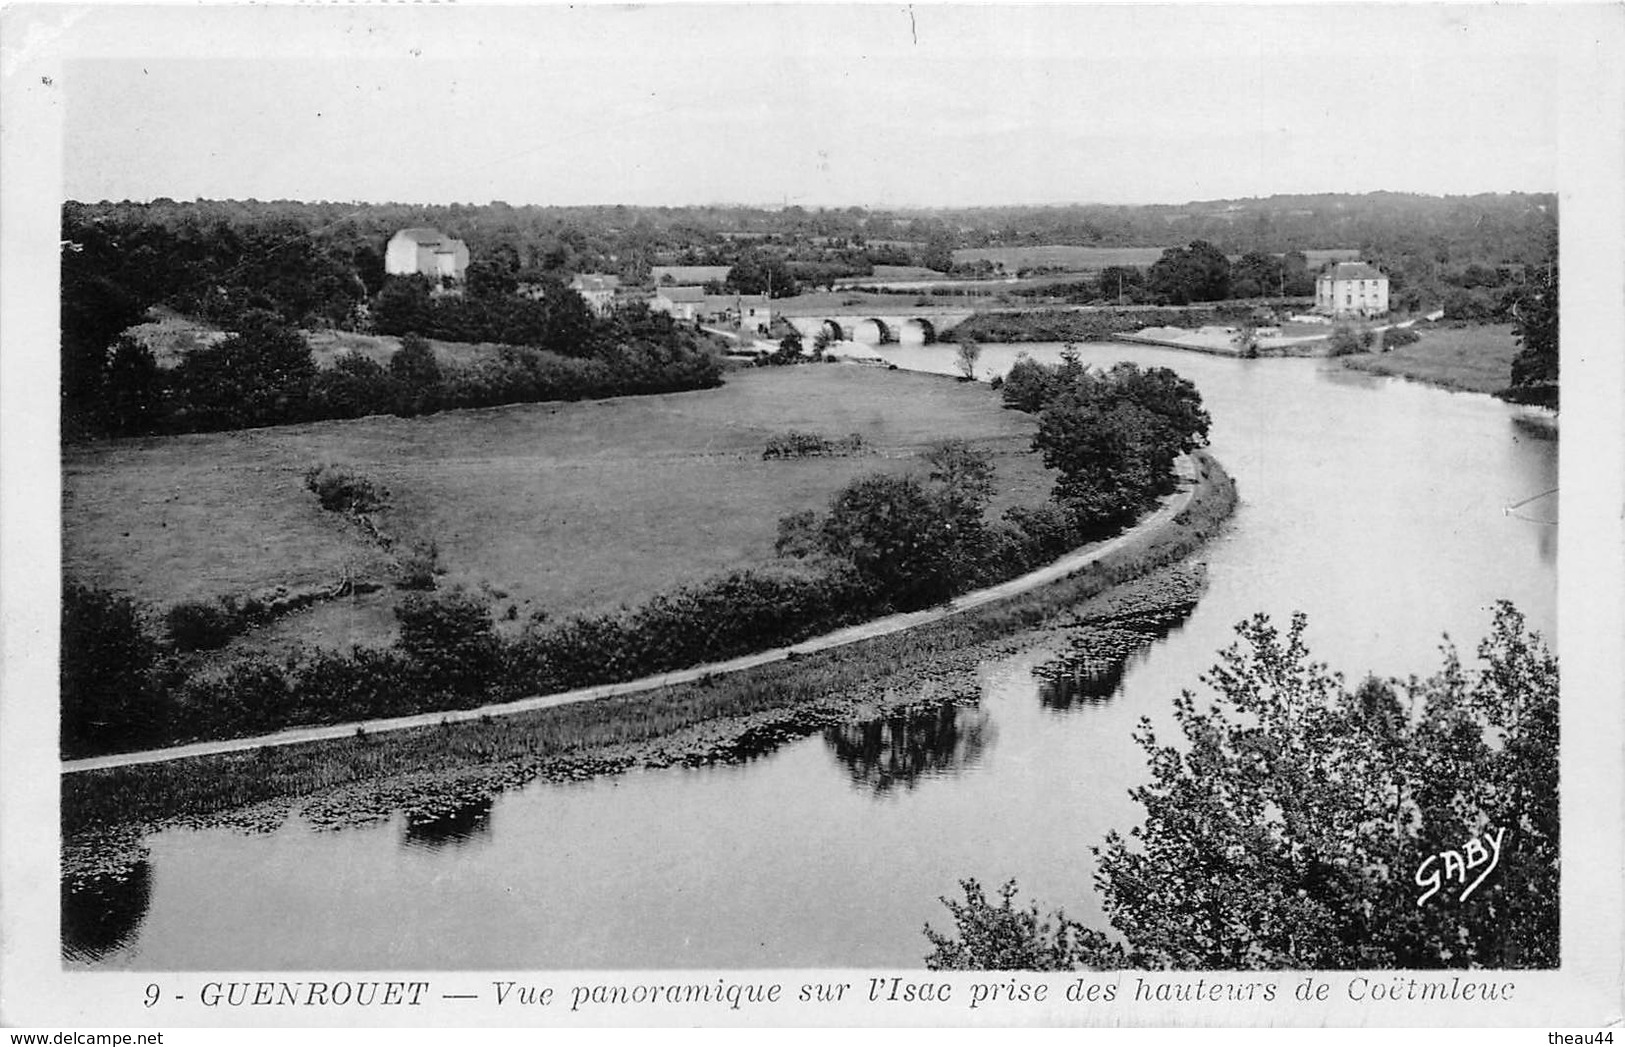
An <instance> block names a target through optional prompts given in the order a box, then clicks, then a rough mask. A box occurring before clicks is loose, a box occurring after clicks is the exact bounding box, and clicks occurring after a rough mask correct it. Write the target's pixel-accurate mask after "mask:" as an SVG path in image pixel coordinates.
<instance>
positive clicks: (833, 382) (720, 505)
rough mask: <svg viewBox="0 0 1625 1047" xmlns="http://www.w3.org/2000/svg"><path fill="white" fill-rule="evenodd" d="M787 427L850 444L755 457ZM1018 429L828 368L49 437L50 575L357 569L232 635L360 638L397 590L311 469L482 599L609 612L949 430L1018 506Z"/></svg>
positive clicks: (733, 562)
mask: <svg viewBox="0 0 1625 1047" xmlns="http://www.w3.org/2000/svg"><path fill="white" fill-rule="evenodd" d="M945 351H946V350H945ZM789 430H801V431H809V432H818V433H821V434H823V435H825V436H828V437H831V438H842V437H846V436H848V435H849V434H852V433H857V434H860V435H861V436H862V439H863V445H864V448H865V451H866V453H864V454H861V455H857V456H851V457H839V458H807V459H796V460H788V461H786V460H771V461H768V460H763V458H762V452H763V449H764V448H765V446H766V444H767V442H768V440H769V439H770V438H771V437H772V436H774V435H776V434H782V433H784V432H786V431H789ZM1032 431H1033V421H1032V419H1031V418H1029V417H1027V416H1024V415H1020V414H1017V413H1015V412H1009V411H1005V410H1003V408H1002V407H1001V406H1000V402H999V400H998V397H997V396H996V395H995V394H994V393H992V392H991V391H990V390H989V389H988V388H987V387H986V386H985V385H979V384H971V383H961V382H958V381H955V380H953V379H949V378H944V377H940V376H932V375H923V374H915V373H909V372H901V371H877V370H874V369H871V368H855V367H846V366H841V365H835V364H829V365H820V366H805V367H797V368H762V369H751V370H744V371H739V372H735V373H733V374H732V375H730V376H729V379H728V382H727V384H726V385H725V386H723V387H722V388H719V389H712V390H704V391H697V392H687V393H672V394H665V395H659V396H643V397H622V398H615V399H609V400H598V401H582V402H575V403H547V404H522V405H510V406H505V407H496V408H487V409H481V410H463V411H448V412H443V413H440V414H436V415H430V416H425V417H418V418H410V419H408V418H397V417H393V416H373V417H367V418H361V419H352V420H346V421H333V422H320V423H308V424H301V425H289V426H280V427H276V428H267V429H254V430H240V431H235V432H226V433H212V434H196V435H187V436H177V437H163V438H143V439H132V440H115V441H104V442H100V443H94V444H86V445H70V446H68V447H66V448H64V454H63V488H64V493H63V510H64V511H63V569H64V575H65V577H66V578H68V579H70V580H74V581H79V582H83V583H87V584H94V585H99V586H103V587H107V588H112V589H117V590H120V591H122V592H125V593H128V594H129V595H131V596H133V597H135V598H136V599H137V600H139V601H140V602H142V603H143V604H146V605H148V606H150V607H152V608H154V609H162V608H164V607H166V606H169V605H172V604H174V603H176V602H178V601H181V600H187V599H209V598H215V597H224V596H232V595H241V594H243V593H246V592H250V591H259V590H264V589H268V588H272V587H275V586H289V587H308V586H312V585H336V584H337V583H338V582H340V581H341V580H342V579H343V578H345V577H351V578H356V579H374V580H377V581H379V582H381V583H384V584H383V587H382V588H380V589H377V590H376V591H372V592H366V593H361V594H359V595H356V596H353V597H344V598H340V599H335V600H331V601H327V602H324V603H321V604H318V605H316V606H314V607H312V608H310V609H307V610H304V611H301V612H299V613H297V614H294V615H291V616H289V617H287V618H284V619H281V620H279V621H277V622H274V623H272V624H271V625H270V626H267V627H264V628H261V629H258V630H255V631H254V632H252V633H250V634H249V635H248V636H246V637H242V638H239V639H238V640H236V641H234V643H233V647H232V649H239V648H262V649H263V648H266V647H270V648H280V647H283V646H287V645H291V644H294V643H299V642H304V643H316V644H320V645H322V646H330V647H347V646H348V645H349V644H351V643H363V644H372V645H380V644H384V643H387V642H389V640H390V639H392V638H393V635H394V629H395V624H394V616H393V613H392V612H393V608H394V606H395V605H396V604H397V603H398V601H399V600H400V599H401V598H402V594H401V593H399V592H397V591H396V590H395V589H394V588H393V587H391V586H390V585H389V584H387V583H388V581H389V570H390V565H389V562H388V557H387V555H386V554H385V553H384V551H383V550H382V549H381V548H380V546H379V544H378V543H377V542H376V541H375V540H374V539H373V538H372V537H371V536H369V535H368V534H367V533H366V532H365V531H364V530H363V529H362V528H361V527H360V526H358V525H357V524H356V523H355V522H354V521H353V520H350V519H348V518H346V517H345V516H344V515H343V514H339V513H332V512H326V511H323V510H322V509H321V508H320V507H319V505H318V503H317V500H316V498H315V496H314V495H312V494H311V493H310V492H309V491H308V490H307V489H306V488H305V484H304V474H305V471H306V470H307V469H309V468H310V467H312V466H314V465H317V464H321V463H340V464H343V465H346V466H348V467H350V468H351V469H353V470H355V471H357V472H359V473H361V474H363V475H365V476H368V477H370V478H371V479H373V480H374V481H376V482H377V483H380V484H382V485H383V486H384V487H385V488H387V489H388V491H389V496H388V504H387V507H386V508H384V509H383V510H381V511H380V512H379V513H377V514H376V517H375V519H376V524H377V527H378V529H379V530H380V531H382V532H384V533H386V534H388V535H391V536H393V537H394V538H395V539H396V541H397V545H398V546H400V545H406V544H410V543H413V542H425V543H426V542H431V541H432V542H433V543H434V544H435V546H436V547H437V549H438V555H439V562H440V565H441V568H442V570H443V574H442V575H441V577H440V579H439V584H440V587H441V588H450V587H454V586H461V587H464V588H466V589H468V590H470V591H472V592H476V593H480V594H483V597H484V599H486V600H487V602H488V603H489V605H490V607H491V609H492V610H493V611H494V612H495V613H496V614H497V616H498V617H499V618H502V619H507V618H509V616H510V612H509V608H512V611H511V618H512V619H513V620H516V621H520V622H522V621H523V620H525V619H526V618H528V617H529V616H530V615H531V614H532V613H533V612H538V611H540V612H544V613H546V614H547V615H549V616H553V617H559V616H566V615H573V614H578V613H596V612H604V611H612V610H614V609H616V608H617V607H619V606H621V605H623V604H630V605H636V604H638V603H640V602H642V601H644V600H645V599H647V598H648V597H650V596H652V595H653V594H655V593H657V592H660V591H662V590H667V589H670V588H672V587H674V586H676V585H680V584H685V583H692V582H697V581H700V580H702V579H705V578H707V577H710V576H712V575H715V574H718V573H721V572H724V571H727V570H730V569H733V568H737V567H743V566H749V565H751V564H759V563H763V562H766V561H768V560H771V559H773V557H774V551H773V543H774V540H775V538H776V535H777V521H778V519H779V518H780V517H781V516H784V515H786V514H789V513H792V512H796V511H798V510H803V509H820V510H821V509H823V508H824V507H825V506H826V505H827V504H828V502H829V500H830V499H831V497H832V496H833V495H834V494H835V492H836V491H838V490H839V489H840V488H841V487H842V486H844V485H845V484H846V483H847V482H848V481H850V480H851V479H852V478H854V477H855V476H857V475H860V474H863V473H867V472H871V471H879V470H887V471H901V470H908V469H913V468H916V467H917V462H916V456H917V455H918V454H919V453H920V452H921V451H923V450H925V449H926V448H928V447H929V446H931V445H932V444H935V443H937V442H939V441H941V440H944V439H947V438H949V437H957V438H960V439H964V440H966V441H968V442H970V443H971V444H973V445H974V446H977V447H980V448H983V449H986V450H988V451H989V452H991V453H992V454H993V455H994V456H995V461H996V463H997V476H998V491H997V494H996V496H995V499H994V503H993V505H992V508H991V512H992V514H994V515H997V514H999V513H1001V512H1002V511H1003V510H1004V509H1005V508H1007V507H1009V506H1012V505H1016V504H1025V505H1035V504H1038V503H1040V502H1042V501H1043V500H1044V498H1045V497H1047V495H1048V493H1049V489H1050V485H1051V482H1052V478H1051V475H1050V474H1049V472H1048V471H1047V470H1045V469H1044V468H1043V465H1042V463H1041V462H1040V461H1039V460H1038V458H1037V456H1036V455H1034V454H1033V453H1032V451H1031V437H1032Z"/></svg>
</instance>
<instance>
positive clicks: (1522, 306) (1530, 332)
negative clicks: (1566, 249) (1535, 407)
mask: <svg viewBox="0 0 1625 1047" xmlns="http://www.w3.org/2000/svg"><path fill="white" fill-rule="evenodd" d="M1558 314H1559V310H1558V291H1557V266H1556V265H1555V264H1554V265H1547V266H1545V267H1543V269H1542V270H1540V272H1539V273H1538V274H1537V276H1536V277H1535V279H1534V281H1533V282H1532V283H1531V284H1530V286H1529V288H1528V289H1527V290H1526V291H1525V292H1524V293H1523V294H1521V295H1519V296H1518V298H1517V299H1515V300H1514V303H1513V306H1512V316H1513V322H1512V332H1513V336H1514V337H1515V338H1516V339H1517V340H1518V345H1519V349H1518V355H1517V356H1514V357H1513V358H1512V385H1511V388H1510V389H1509V390H1508V391H1507V393H1505V394H1503V395H1505V396H1506V397H1507V399H1512V400H1517V401H1519V402H1522V403H1538V404H1544V405H1546V406H1548V407H1553V408H1555V407H1556V406H1557V404H1558V319H1559V315H1558Z"/></svg>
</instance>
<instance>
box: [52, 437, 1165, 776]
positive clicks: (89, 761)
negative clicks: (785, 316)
mask: <svg viewBox="0 0 1625 1047" xmlns="http://www.w3.org/2000/svg"><path fill="white" fill-rule="evenodd" d="M1175 468H1176V469H1177V471H1178V472H1179V475H1180V479H1181V480H1183V481H1186V484H1187V485H1186V486H1184V487H1182V488H1181V490H1179V491H1178V492H1177V493H1175V494H1173V495H1171V496H1169V497H1168V498H1167V499H1165V500H1164V502H1163V504H1162V505H1161V506H1160V507H1158V508H1157V510H1156V511H1155V512H1153V513H1151V515H1149V516H1147V517H1146V518H1145V519H1143V520H1141V521H1140V522H1139V523H1137V524H1135V525H1134V526H1133V527H1132V528H1130V529H1129V530H1127V531H1125V532H1123V533H1122V534H1120V535H1118V536H1117V537H1116V538H1112V539H1110V540H1109V541H1106V542H1102V543H1100V544H1098V545H1094V546H1091V547H1089V548H1087V549H1082V550H1079V551H1077V552H1074V553H1069V554H1068V555H1066V556H1063V557H1061V558H1060V559H1059V560H1056V561H1055V562H1054V563H1051V564H1049V565H1048V566H1046V567H1040V568H1039V569H1038V570H1036V571H1032V572H1029V573H1027V574H1024V575H1021V576H1020V577H1019V578H1012V579H1011V580H1010V581H1008V582H1003V583H1001V584H999V585H994V586H989V587H988V588H986V589H977V590H976V591H974V592H969V593H965V594H964V595H963V596H959V597H956V598H955V599H953V600H952V601H950V602H949V603H947V604H945V605H943V606H941V607H930V608H927V609H925V610H923V611H911V612H909V613H907V614H894V615H888V616H887V617H885V618H876V619H875V620H873V621H869V622H862V623H859V624H858V625H853V626H848V627H847V628H845V629H839V630H837V631H835V632H832V633H825V634H824V635H823V636H815V637H813V638H812V639H810V640H803V641H802V642H801V643H797V644H791V645H790V646H788V647H775V648H772V649H770V650H766V651H759V652H757V653H756V654H747V655H742V656H740V657H738V658H732V659H729V660H728V661H725V662H711V663H709V664H706V665H696V666H694V667H692V668H689V669H678V670H674V671H672V672H669V673H662V674H660V675H658V676H645V677H643V678H642V679H638V680H628V681H626V682H624V683H612V684H600V685H598V686H596V687H583V688H580V689H578V690H574V691H563V692H560V693H558V694H546V695H539V696H537V697H534V698H521V699H520V700H518V701H515V702H503V703H501V704H498V705H484V706H481V707H479V708H477V709H451V710H446V711H444V712H433V713H419V714H416V715H413V716H396V717H391V718H388V719H380V720H360V721H355V722H352V723H341V724H328V725H325V726H321V727H297V728H290V729H289V730H285V731H278V732H277V733H275V734H262V735H257V736H254V737H250V738H233V739H229V740H226V741H213V742H194V743H193V744H191V745H177V746H172V747H170V748H167V749H148V750H145V751H143V752H133V753H116V754H113V755H110V756H94V757H88V758H86V759H82V760H64V761H63V763H62V773H63V774H73V773H75V772H78V771H95V770H102V769H105V768H109V767H129V766H134V765H136V764H145V763H163V762H165V761H168V760H185V759H189V758H191V757H194V756H213V755H215V754H217V753H230V752H242V751H244V750H248V749H259V748H262V747H267V746H279V745H302V744H304V743H306V742H318V741H327V740H330V739H335V738H347V737H353V736H355V735H356V734H368V735H373V734H384V733H387V732H389V731H404V730H409V729H411V728H414V727H432V726H434V725H436V724H443V723H463V722H466V721H469V720H479V719H481V718H484V717H496V716H512V715H514V714H516V713H525V712H532V711H534V710H537V709H551V708H553V707H555V706H559V705H571V704H574V703H575V702H591V701H596V700H597V699H600V698H610V697H614V696H616V695H623V694H636V693H638V692H640V691H650V690H654V689H655V688H658V687H667V686H670V685H673V684H682V683H692V682H694V681H696V680H699V679H702V678H704V677H708V676H711V677H715V676H722V675H725V674H727V673H735V672H739V671H740V670H743V669H751V668H754V667H756V666H759V665H767V664H770V663H772V662H780V661H784V660H785V659H787V658H789V657H791V656H792V655H802V654H811V653H812V652H814V651H824V650H828V649H830V648H832V647H844V646H846V645H847V644H853V643H858V642H859V641H862V640H868V639H872V638H874V637H877V636H889V635H891V634H892V633H900V632H903V631H904V630H906V629H912V628H914V627H916V626H920V625H924V624H926V623H927V622H936V621H941V620H942V619H944V618H948V617H950V616H952V615H955V614H960V613H962V612H964V611H968V610H971V609H972V608H976V607H982V606H985V605H987V604H990V603H997V602H998V601H1000V600H1006V599H1009V598H1010V597H1012V596H1016V595H1019V594H1021V593H1026V592H1030V591H1032V590H1034V589H1038V588H1042V587H1043V586H1045V585H1048V584H1050V583H1051V582H1055V581H1058V580H1059V579H1062V578H1065V577H1067V576H1068V575H1071V574H1075V573H1076V572H1078V571H1080V570H1082V569H1083V568H1085V567H1087V566H1088V565H1089V564H1091V563H1094V562H1095V561H1096V560H1098V559H1100V558H1101V557H1103V556H1106V555H1108V554H1110V553H1112V552H1113V551H1115V550H1116V549H1118V548H1120V547H1121V546H1123V545H1125V544H1127V543H1128V542H1130V541H1133V540H1134V539H1135V538H1137V537H1139V536H1140V535H1142V534H1144V533H1146V532H1147V531H1151V530H1154V529H1156V528H1158V527H1161V526H1162V525H1164V524H1165V523H1167V522H1168V521H1170V520H1172V519H1173V518H1174V517H1175V516H1177V515H1178V514H1179V513H1180V512H1181V511H1183V510H1184V508H1185V507H1186V506H1187V505H1189V504H1190V501H1191V498H1192V496H1193V494H1194V491H1195V488H1194V486H1193V485H1191V484H1190V482H1191V481H1193V480H1194V479H1195V465H1194V463H1193V462H1192V461H1191V460H1190V459H1189V458H1181V459H1179V461H1178V463H1177V464H1176V466H1175Z"/></svg>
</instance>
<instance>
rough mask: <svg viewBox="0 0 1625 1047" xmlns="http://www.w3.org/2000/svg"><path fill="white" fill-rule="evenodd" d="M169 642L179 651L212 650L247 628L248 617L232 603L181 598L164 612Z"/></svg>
mask: <svg viewBox="0 0 1625 1047" xmlns="http://www.w3.org/2000/svg"><path fill="white" fill-rule="evenodd" d="M164 623H165V625H167V626H168V628H169V642H170V643H172V644H174V645H175V647H176V648H178V649H179V650H182V651H213V650H216V649H218V648H221V647H224V646H226V644H227V643H229V642H230V641H231V638H232V637H233V636H236V635H237V634H238V633H242V632H245V631H247V629H248V625H249V623H248V619H247V616H246V615H244V614H243V613H242V611H241V609H239V608H238V607H237V606H236V605H235V604H230V603H226V602H224V601H220V600H184V601H182V602H181V603H178V604H176V605H175V606H173V607H171V608H170V609H169V612H168V613H167V614H166V615H164Z"/></svg>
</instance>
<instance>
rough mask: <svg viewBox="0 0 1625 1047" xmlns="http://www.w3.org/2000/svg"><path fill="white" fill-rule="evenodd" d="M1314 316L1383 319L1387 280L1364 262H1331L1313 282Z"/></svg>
mask: <svg viewBox="0 0 1625 1047" xmlns="http://www.w3.org/2000/svg"><path fill="white" fill-rule="evenodd" d="M1315 312H1317V313H1321V314H1323V315H1325V316H1336V317H1345V316H1346V317H1361V318H1366V317H1373V316H1384V315H1386V314H1387V312H1388V278H1387V277H1386V276H1384V275H1382V271H1381V270H1379V269H1377V268H1376V267H1374V266H1371V265H1367V264H1366V263H1365V262H1333V263H1332V264H1330V265H1328V266H1327V267H1326V268H1325V269H1322V270H1321V271H1320V278H1319V279H1317V280H1316V281H1315Z"/></svg>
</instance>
